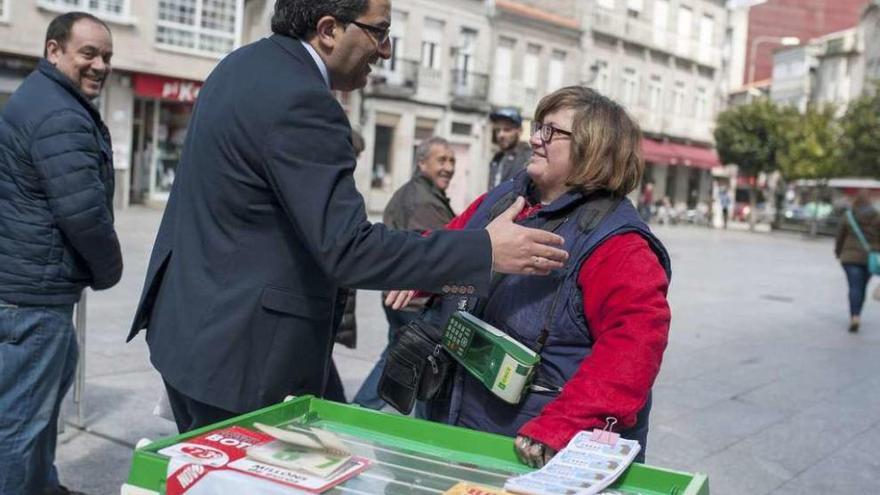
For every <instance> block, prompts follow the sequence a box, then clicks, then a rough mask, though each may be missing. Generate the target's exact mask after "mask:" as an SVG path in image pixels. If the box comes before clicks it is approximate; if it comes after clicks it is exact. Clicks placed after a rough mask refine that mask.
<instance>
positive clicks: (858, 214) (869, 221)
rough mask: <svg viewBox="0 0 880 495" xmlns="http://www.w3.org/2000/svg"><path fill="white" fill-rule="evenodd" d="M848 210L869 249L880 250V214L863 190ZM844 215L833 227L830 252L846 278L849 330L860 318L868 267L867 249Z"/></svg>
mask: <svg viewBox="0 0 880 495" xmlns="http://www.w3.org/2000/svg"><path fill="white" fill-rule="evenodd" d="M850 211H851V212H852V216H853V220H854V221H855V223H856V226H857V227H858V228H859V229H860V230H861V232H862V235H863V236H864V238H865V242H867V244H868V247H869V248H870V249H871V250H873V251H878V250H880V214H878V213H877V210H876V209H874V206H873V205H872V204H871V201H870V199H869V198H868V194H867V193H866V192H865V191H860V192H859V194H858V195H857V196H856V198H855V200H854V201H853V204H852V208H850ZM847 217H848V215H847V216H844V217H843V219H842V220H841V222H840V228H838V230H837V237H836V239H835V243H834V255H835V256H836V257H837V259H838V260H839V261H840V264H841V266H842V267H843V271H844V273H846V282H847V285H848V286H849V331H850V332H851V333H855V332H858V331H859V326H860V325H861V322H862V317H861V314H862V307H863V306H864V305H865V289H867V287H868V281H869V280H870V279H871V272H869V271H868V251H866V250H865V247H864V246H863V245H862V241H861V240H860V239H859V236H858V235H857V234H856V230H855V228H854V226H853V225H852V223H851V222H850V221H849V220H848V218H847Z"/></svg>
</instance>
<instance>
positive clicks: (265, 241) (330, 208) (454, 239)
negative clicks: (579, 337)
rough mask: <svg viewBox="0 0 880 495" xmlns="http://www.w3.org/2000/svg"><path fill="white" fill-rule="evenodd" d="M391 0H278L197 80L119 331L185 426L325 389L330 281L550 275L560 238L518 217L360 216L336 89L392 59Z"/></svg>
mask: <svg viewBox="0 0 880 495" xmlns="http://www.w3.org/2000/svg"><path fill="white" fill-rule="evenodd" d="M390 17H391V5H390V2H389V0H325V1H314V0H278V1H277V2H276V4H275V13H274V16H273V18H272V31H273V32H274V33H275V34H274V35H272V36H271V37H269V38H266V39H263V40H260V41H257V42H256V43H253V44H250V45H247V46H244V47H242V48H240V49H238V50H236V51H235V52H233V53H231V54H229V55H228V56H227V57H226V58H224V60H223V61H222V62H220V64H218V66H217V67H216V68H215V69H214V71H213V72H212V74H211V75H210V76H209V77H208V79H207V80H206V81H205V84H204V86H203V87H202V89H201V92H200V93H199V100H198V103H197V104H196V107H195V109H194V111H193V114H192V118H191V121H190V127H189V135H188V137H187V140H186V143H185V146H184V151H183V156H182V158H181V163H180V167H179V168H180V170H179V174H178V176H177V179H176V181H175V183H174V186H173V189H172V191H171V196H170V198H169V202H168V206H167V209H166V211H165V215H164V218H163V219H162V224H161V226H160V228H159V233H158V235H157V238H156V243H155V246H154V248H153V254H152V257H151V259H150V264H149V267H148V270H147V277H146V282H145V285H144V289H143V293H142V296H141V301H140V304H139V307H138V310H137V313H136V315H135V319H134V323H133V325H132V330H131V333H130V334H129V340H131V339H132V338H133V337H134V336H135V335H136V334H137V333H138V332H139V331H140V330H141V329H143V328H148V331H147V343H148V345H149V347H150V357H151V361H152V363H153V365H154V366H155V367H156V369H158V370H159V372H160V373H161V374H162V378H163V379H164V381H165V386H166V389H167V391H168V395H169V399H170V403H171V408H172V411H173V412H174V416H175V420H176V421H177V425H178V428H179V429H180V431H188V430H191V429H193V428H197V427H199V426H203V425H206V424H209V423H212V422H216V421H219V420H222V419H226V418H229V417H231V416H233V415H236V414H240V413H243V412H246V411H250V410H253V409H257V408H259V407H263V406H266V405H269V404H272V403H275V402H278V401H280V400H282V399H283V398H284V397H285V396H286V395H289V394H306V393H313V394H318V395H321V394H322V393H323V392H324V388H325V384H326V380H327V374H328V370H329V363H330V353H331V350H332V346H333V333H334V331H335V329H336V328H337V326H338V323H339V317H340V315H341V309H342V308H340V307H339V304H338V302H339V298H338V297H337V292H338V290H339V287H340V286H344V287H353V288H365V289H385V288H416V287H418V288H422V289H425V290H429V291H433V292H438V293H462V294H464V293H485V292H486V291H487V290H488V286H489V282H490V273H491V272H492V270H495V271H498V272H509V273H536V274H545V273H548V272H549V270H552V269H556V268H559V267H561V266H562V263H563V262H564V260H565V258H566V257H567V254H566V253H565V252H564V251H562V250H561V249H558V248H556V247H553V246H558V245H561V243H562V240H561V238H559V237H557V236H555V235H553V234H550V233H548V232H544V231H540V230H531V229H525V228H523V227H521V226H518V225H515V224H513V223H512V219H513V217H514V215H515V214H516V213H517V211H518V209H521V208H522V204H523V201H522V200H520V201H519V202H518V203H517V204H515V205H514V207H513V208H512V209H511V211H509V212H506V213H504V214H502V215H501V216H500V217H499V219H498V221H497V222H495V223H493V224H492V225H490V226H489V227H488V228H487V229H486V230H470V231H460V232H440V233H436V234H434V235H432V236H429V237H421V236H419V235H417V234H409V233H404V232H396V231H390V230H387V229H386V228H385V227H384V226H382V225H371V224H370V223H369V222H368V221H367V217H366V213H365V209H364V203H363V198H362V197H361V195H360V194H359V193H358V192H357V190H356V189H355V184H354V180H353V178H352V171H353V169H354V165H355V160H354V152H353V150H352V146H351V138H350V136H351V128H350V127H349V124H348V119H347V118H346V116H345V113H344V112H343V110H342V108H341V107H340V105H339V104H338V102H337V101H336V99H335V98H334V97H333V94H332V92H331V89H334V90H341V91H351V90H353V89H356V88H361V87H363V86H364V85H365V84H366V82H367V76H368V75H369V73H370V64H371V63H375V62H376V61H378V59H379V57H382V58H385V59H387V58H389V57H390V52H391V45H390V43H389V39H388V30H389V26H390Z"/></svg>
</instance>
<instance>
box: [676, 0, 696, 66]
mask: <svg viewBox="0 0 880 495" xmlns="http://www.w3.org/2000/svg"><path fill="white" fill-rule="evenodd" d="M693 22H694V11H693V10H691V9H690V8H688V7H679V8H678V51H679V53H683V54H685V55H686V54H687V52H688V51H689V50H690V46H691V44H690V42H691V36H693V34H692V33H693Z"/></svg>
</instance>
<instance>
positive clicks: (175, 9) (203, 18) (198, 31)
mask: <svg viewBox="0 0 880 495" xmlns="http://www.w3.org/2000/svg"><path fill="white" fill-rule="evenodd" d="M243 8H244V6H243V0H159V16H158V20H157V22H156V44H157V45H159V46H162V47H165V48H172V49H184V50H186V51H191V52H196V53H200V54H205V55H210V56H220V55H225V54H226V53H229V52H230V51H232V49H233V48H235V46H236V45H238V43H239V38H240V31H241V22H242V10H243Z"/></svg>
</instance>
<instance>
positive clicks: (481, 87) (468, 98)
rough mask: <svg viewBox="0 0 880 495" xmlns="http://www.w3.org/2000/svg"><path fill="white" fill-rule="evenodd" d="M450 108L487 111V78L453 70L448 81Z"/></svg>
mask: <svg viewBox="0 0 880 495" xmlns="http://www.w3.org/2000/svg"><path fill="white" fill-rule="evenodd" d="M450 83H451V84H450V86H451V90H450V95H451V96H452V101H451V106H452V107H453V108H456V109H461V110H476V111H483V112H486V111H488V110H489V76H488V74H479V73H477V72H468V71H463V70H459V69H453V71H452V79H451V81H450Z"/></svg>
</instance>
